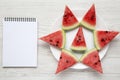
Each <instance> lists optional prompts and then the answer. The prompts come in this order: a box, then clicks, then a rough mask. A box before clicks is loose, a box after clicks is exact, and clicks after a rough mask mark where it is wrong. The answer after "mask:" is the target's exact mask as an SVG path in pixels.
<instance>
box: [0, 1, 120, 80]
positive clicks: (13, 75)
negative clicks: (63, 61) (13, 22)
mask: <svg viewBox="0 0 120 80" xmlns="http://www.w3.org/2000/svg"><path fill="white" fill-rule="evenodd" d="M93 2H94V3H95V5H96V11H97V13H99V15H100V16H101V17H102V18H104V21H105V23H106V25H107V26H108V28H109V29H110V30H117V31H120V0H94V1H93V0H92V1H91V0H0V80H120V37H117V38H116V39H115V40H113V41H112V42H111V44H110V47H109V49H108V51H107V55H106V56H105V57H104V59H103V60H102V65H103V70H104V74H98V73H97V72H95V71H94V70H91V69H87V70H73V69H68V70H66V71H64V72H62V73H61V74H58V75H55V74H54V72H55V69H56V67H57V61H56V60H55V58H54V57H53V55H52V54H51V51H50V49H49V46H48V45H47V44H43V42H41V41H39V42H38V67H37V68H2V29H3V26H2V19H3V17H6V16H10V17H11V16H13V17H26V16H27V17H36V18H37V19H38V23H39V25H38V37H41V36H43V35H46V34H48V33H50V32H51V31H52V30H53V29H55V27H53V26H52V24H53V23H54V22H55V20H56V19H57V18H58V16H60V15H62V14H63V11H64V7H65V5H69V6H70V8H71V9H76V8H77V9H79V8H84V9H86V10H87V9H88V8H89V7H90V5H91V4H92V3H93Z"/></svg>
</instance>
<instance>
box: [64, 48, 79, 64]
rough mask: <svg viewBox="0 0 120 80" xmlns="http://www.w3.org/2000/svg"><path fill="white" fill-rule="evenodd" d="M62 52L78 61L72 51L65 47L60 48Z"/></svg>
mask: <svg viewBox="0 0 120 80" xmlns="http://www.w3.org/2000/svg"><path fill="white" fill-rule="evenodd" d="M62 52H64V53H65V54H67V55H69V56H71V57H72V58H74V59H75V60H76V62H78V58H77V57H76V56H75V55H74V54H72V52H70V51H68V50H66V49H62Z"/></svg>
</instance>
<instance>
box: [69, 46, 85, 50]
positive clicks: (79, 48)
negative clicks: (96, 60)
mask: <svg viewBox="0 0 120 80" xmlns="http://www.w3.org/2000/svg"><path fill="white" fill-rule="evenodd" d="M71 49H72V50H75V51H85V50H87V48H86V47H84V46H80V47H75V46H71Z"/></svg>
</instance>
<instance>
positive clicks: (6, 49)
mask: <svg viewBox="0 0 120 80" xmlns="http://www.w3.org/2000/svg"><path fill="white" fill-rule="evenodd" d="M2 66H3V67H37V20H36V18H13V17H5V18H4V19H3V54H2Z"/></svg>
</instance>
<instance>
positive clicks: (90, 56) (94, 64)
mask: <svg viewBox="0 0 120 80" xmlns="http://www.w3.org/2000/svg"><path fill="white" fill-rule="evenodd" d="M80 61H81V62H82V63H83V64H85V65H87V66H89V67H91V68H93V69H94V70H96V71H98V72H100V73H103V71H102V66H101V61H100V57H99V53H98V51H97V49H95V48H94V49H91V50H89V51H87V52H86V53H85V54H84V55H83V56H82V57H81V58H80Z"/></svg>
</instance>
